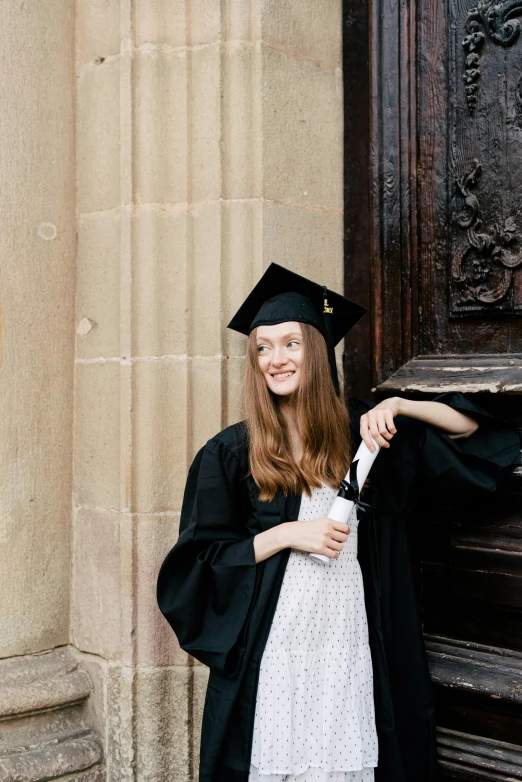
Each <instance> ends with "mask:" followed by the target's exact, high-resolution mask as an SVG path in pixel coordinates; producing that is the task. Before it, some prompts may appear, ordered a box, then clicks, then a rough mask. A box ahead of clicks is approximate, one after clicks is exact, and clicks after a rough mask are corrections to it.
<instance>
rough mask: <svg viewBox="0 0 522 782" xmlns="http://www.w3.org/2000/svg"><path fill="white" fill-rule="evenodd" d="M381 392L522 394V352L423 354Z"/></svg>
mask: <svg viewBox="0 0 522 782" xmlns="http://www.w3.org/2000/svg"><path fill="white" fill-rule="evenodd" d="M379 391H380V392H382V393H386V394H388V393H393V392H397V393H398V392H422V393H426V392H428V393H433V392H441V391H461V392H462V393H490V394H499V393H503V394H517V395H518V394H522V355H521V354H503V355H500V356H499V355H479V354H466V355H460V356H455V355H451V356H422V357H419V358H415V359H412V360H411V361H408V362H407V363H406V364H404V365H403V366H402V367H401V368H400V369H399V370H398V371H397V372H395V373H394V374H393V375H391V376H390V377H388V378H387V379H386V380H385V381H384V382H383V383H381V384H380V385H379Z"/></svg>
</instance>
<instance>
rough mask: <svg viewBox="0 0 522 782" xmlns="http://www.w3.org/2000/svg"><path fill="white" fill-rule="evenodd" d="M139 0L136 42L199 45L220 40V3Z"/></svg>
mask: <svg viewBox="0 0 522 782" xmlns="http://www.w3.org/2000/svg"><path fill="white" fill-rule="evenodd" d="M188 7H189V6H188V5H187V3H186V2H185V0H175V1H174V2H172V0H140V2H139V3H137V4H136V12H135V13H136V43H137V45H138V46H142V45H144V44H147V43H159V44H169V45H170V46H186V45H192V46H195V45H201V44H206V43H211V42H212V41H217V40H219V37H220V33H221V14H220V3H216V2H209V0H193V2H191V3H190V15H189V14H188V13H187V8H188Z"/></svg>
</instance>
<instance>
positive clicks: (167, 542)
mask: <svg viewBox="0 0 522 782" xmlns="http://www.w3.org/2000/svg"><path fill="white" fill-rule="evenodd" d="M178 527H179V517H174V516H171V515H165V516H159V515H154V516H139V517H138V519H137V528H136V546H137V552H136V559H137V569H136V577H137V584H136V636H137V637H136V656H137V663H138V665H147V666H152V665H158V666H160V665H161V666H167V665H178V666H180V665H187V664H188V661H189V660H188V655H187V654H186V653H185V652H183V651H182V650H181V649H180V648H179V644H178V642H177V640H176V636H175V635H174V632H173V630H172V629H171V627H170V626H169V624H168V622H167V621H166V619H165V618H164V616H163V615H162V614H161V612H160V610H159V608H158V605H157V600H156V583H157V580H158V572H159V569H160V567H161V564H162V562H163V560H164V559H165V557H166V556H167V554H168V553H169V551H170V549H171V548H172V546H173V545H174V544H175V542H176V540H177V538H178Z"/></svg>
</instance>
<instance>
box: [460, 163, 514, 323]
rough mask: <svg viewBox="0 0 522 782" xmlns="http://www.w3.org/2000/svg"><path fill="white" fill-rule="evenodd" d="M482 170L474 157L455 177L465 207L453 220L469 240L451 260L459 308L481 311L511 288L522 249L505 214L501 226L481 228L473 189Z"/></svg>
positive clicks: (500, 299) (511, 219)
mask: <svg viewBox="0 0 522 782" xmlns="http://www.w3.org/2000/svg"><path fill="white" fill-rule="evenodd" d="M481 173H482V166H481V164H480V163H479V162H478V160H474V161H473V166H472V168H471V170H470V172H469V173H468V174H466V176H464V177H462V178H459V179H457V190H458V192H459V194H460V195H461V196H462V198H463V199H464V202H465V204H466V207H467V209H466V211H465V212H462V213H461V214H459V215H458V216H457V218H456V219H457V223H458V225H459V226H460V227H461V228H463V229H465V230H466V232H467V240H468V243H467V247H466V249H465V250H464V252H463V253H462V255H459V256H456V257H455V258H454V259H453V263H452V277H453V280H454V282H455V285H456V289H457V296H456V299H455V307H456V308H457V310H458V311H466V310H480V309H483V307H484V305H490V306H492V305H493V306H494V305H495V304H496V305H498V304H499V303H501V302H502V300H503V299H505V297H506V295H507V294H508V291H509V289H510V287H511V283H512V280H513V270H514V269H516V268H517V267H519V266H521V265H522V252H521V251H520V250H519V251H518V252H517V251H516V246H517V245H518V243H519V237H518V236H517V235H516V230H517V226H516V224H515V220H514V219H513V218H512V217H508V218H507V220H506V221H505V223H504V225H503V226H501V225H500V224H498V223H496V224H494V225H493V226H491V227H490V228H489V229H486V232H481V231H480V229H481V227H482V218H481V215H480V205H479V201H478V198H477V196H476V195H475V193H473V188H475V186H476V185H477V181H478V179H479V177H480V175H481ZM512 250H515V252H512Z"/></svg>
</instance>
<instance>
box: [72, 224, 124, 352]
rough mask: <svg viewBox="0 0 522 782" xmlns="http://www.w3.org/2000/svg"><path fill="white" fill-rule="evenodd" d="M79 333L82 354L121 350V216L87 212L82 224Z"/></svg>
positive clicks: (77, 301)
mask: <svg viewBox="0 0 522 782" xmlns="http://www.w3.org/2000/svg"><path fill="white" fill-rule="evenodd" d="M76 270H77V272H76V333H77V341H76V345H77V355H78V356H79V357H80V358H94V357H98V356H104V357H110V356H118V355H119V354H120V218H119V215H118V214H112V213H110V214H94V215H86V216H84V217H82V218H81V219H80V223H79V226H78V252H77V261H76Z"/></svg>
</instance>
